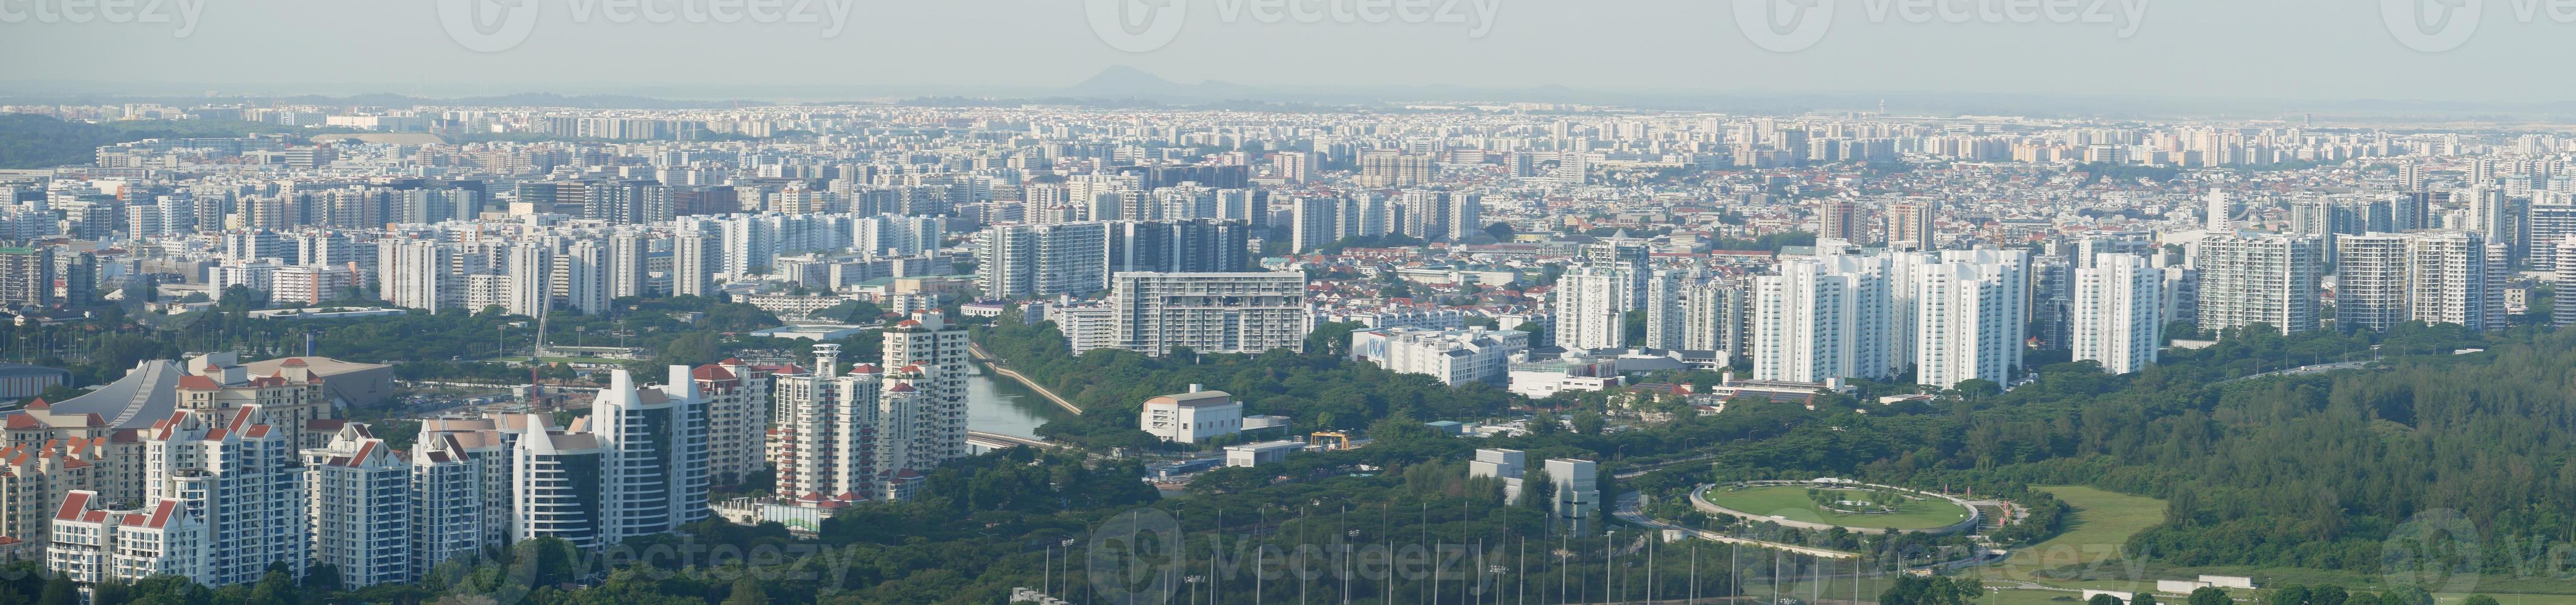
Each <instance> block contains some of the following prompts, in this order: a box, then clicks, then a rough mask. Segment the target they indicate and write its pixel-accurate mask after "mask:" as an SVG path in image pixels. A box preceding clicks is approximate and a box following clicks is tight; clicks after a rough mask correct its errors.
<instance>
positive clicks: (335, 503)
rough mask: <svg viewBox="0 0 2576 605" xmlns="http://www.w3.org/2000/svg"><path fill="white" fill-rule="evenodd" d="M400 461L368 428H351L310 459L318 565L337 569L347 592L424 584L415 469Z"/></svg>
mask: <svg viewBox="0 0 2576 605" xmlns="http://www.w3.org/2000/svg"><path fill="white" fill-rule="evenodd" d="M397 454H399V452H395V451H394V450H393V448H392V447H390V446H387V445H385V440H383V439H377V438H375V437H374V436H373V435H370V434H368V433H367V426H366V425H363V424H349V425H344V426H342V427H341V428H340V431H339V432H338V433H336V434H334V435H332V437H331V442H330V443H329V444H328V445H326V446H324V447H322V448H320V449H309V450H304V452H303V456H304V471H305V485H306V486H308V488H309V489H308V496H309V498H308V500H307V501H306V505H307V506H308V507H309V511H310V512H309V513H308V514H307V515H306V516H305V517H304V518H305V519H307V520H309V521H310V523H311V529H310V531H312V532H313V533H312V535H313V561H314V562H315V563H321V564H326V565H331V566H333V567H335V568H337V569H338V570H339V572H340V582H341V584H342V585H343V586H344V587H347V588H358V587H364V586H374V585H377V584H392V583H398V582H409V581H411V580H412V578H414V577H416V576H414V575H413V572H414V569H415V566H414V565H413V564H412V556H413V554H414V550H413V546H412V542H411V540H412V537H413V535H412V514H413V513H412V505H413V504H415V501H414V499H413V498H412V494H411V488H412V466H411V464H410V461H409V460H405V459H403V458H402V457H401V456H399V455H397Z"/></svg>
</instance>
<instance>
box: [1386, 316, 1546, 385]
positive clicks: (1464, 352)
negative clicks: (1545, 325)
mask: <svg viewBox="0 0 2576 605" xmlns="http://www.w3.org/2000/svg"><path fill="white" fill-rule="evenodd" d="M1529 340H1530V335H1529V333H1528V332H1522V331H1519V330H1492V329H1486V328H1470V329H1465V330H1425V329H1420V328H1381V329H1376V330H1361V331H1358V332H1352V333H1351V360H1353V361H1366V362H1370V363H1375V364H1377V365H1378V367H1382V368H1386V369H1388V370H1393V371H1397V372H1403V373H1407V374H1422V375H1427V376H1430V377H1432V378H1435V379H1438V380H1439V381H1440V383H1441V384H1445V385H1449V386H1458V385H1462V384H1467V383H1470V382H1485V383H1491V384H1495V385H1501V384H1504V383H1505V381H1507V380H1508V379H1509V377H1510V375H1511V366H1512V362H1516V361H1521V360H1522V358H1523V357H1524V356H1526V355H1528V353H1529V348H1530V342H1529Z"/></svg>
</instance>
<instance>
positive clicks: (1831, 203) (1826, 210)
mask: <svg viewBox="0 0 2576 605" xmlns="http://www.w3.org/2000/svg"><path fill="white" fill-rule="evenodd" d="M1861 224H1862V223H1861V220H1860V204H1856V203H1853V202H1852V201H1851V200H1839V199H1837V200H1825V201H1822V202H1817V203H1816V239H1838V240H1843V241H1850V242H1858V241H1865V240H1864V239H1863V238H1864V237H1865V236H1867V235H1868V234H1867V233H1863V232H1862V229H1861Z"/></svg>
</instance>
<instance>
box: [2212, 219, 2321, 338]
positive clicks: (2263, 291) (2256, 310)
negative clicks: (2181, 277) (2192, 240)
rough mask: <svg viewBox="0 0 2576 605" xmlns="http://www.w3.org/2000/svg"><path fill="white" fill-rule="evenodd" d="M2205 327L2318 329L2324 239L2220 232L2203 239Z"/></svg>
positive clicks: (2217, 329) (2218, 330) (2220, 329)
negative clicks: (2258, 326)
mask: <svg viewBox="0 0 2576 605" xmlns="http://www.w3.org/2000/svg"><path fill="white" fill-rule="evenodd" d="M2193 253H2194V257H2193V259H2192V265H2193V267H2194V268H2197V269H2199V271H2200V291H2199V295H2200V301H2199V302H2200V304H2199V310H2200V317H2199V324H2200V329H2201V331H2204V332H2211V333H2221V332H2225V331H2227V330H2232V329H2236V328H2242V327H2246V326H2251V325H2254V324H2264V325H2268V326H2271V327H2272V328H2273V329H2277V330H2280V331H2281V332H2282V333H2285V334H2286V333H2296V332H2305V331H2308V330H2314V329H2317V307H2318V304H2317V294H2318V292H2317V287H2318V282H2319V280H2320V279H2321V278H2322V277H2323V276H2324V273H2325V241H2324V240H2322V239H2319V238H2317V237H2315V236H2299V235H2221V236H2215V237H2210V238H2208V239H2204V240H2201V242H2200V243H2199V245H2198V246H2197V247H2196V248H2195V249H2194V251H2193Z"/></svg>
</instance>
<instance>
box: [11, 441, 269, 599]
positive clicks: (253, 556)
mask: <svg viewBox="0 0 2576 605" xmlns="http://www.w3.org/2000/svg"><path fill="white" fill-rule="evenodd" d="M143 443H144V483H143V488H144V494H143V497H144V500H146V501H162V500H177V501H181V502H184V503H185V505H184V506H185V507H186V508H187V509H188V510H189V512H190V513H191V516H193V517H196V518H199V519H205V520H207V522H208V523H207V525H206V527H208V528H209V529H210V530H212V531H214V532H218V533H216V534H210V535H206V536H204V537H203V539H202V541H201V543H202V544H205V545H207V547H209V548H217V549H220V550H218V551H216V552H215V553H213V555H212V556H208V557H207V558H205V559H204V560H201V561H199V562H198V564H197V565H196V566H195V569H194V570H193V571H192V572H191V573H188V574H185V575H187V576H188V577H190V578H193V579H195V580H197V582H198V583H202V584H206V585H210V586H224V585H229V584H246V583H250V582H257V581H259V578H260V576H261V575H263V574H266V573H268V566H269V565H270V564H272V563H283V564H285V565H286V566H287V568H288V569H291V570H295V571H296V573H297V574H298V575H301V574H302V570H303V569H304V565H305V563H306V562H307V561H310V560H312V551H311V544H310V543H309V542H308V541H307V539H306V536H305V532H306V531H308V530H309V528H307V527H306V526H305V517H306V512H307V511H306V506H308V502H307V501H306V498H305V483H304V481H305V477H304V469H303V468H302V466H301V465H300V464H298V462H299V460H298V459H297V457H296V449H297V448H296V447H295V439H294V430H293V428H291V427H289V426H287V425H283V424H280V423H277V422H275V421H274V420H273V419H272V417H271V416H270V414H268V413H267V411H266V410H265V409H263V408H262V406H260V405H257V404H251V405H243V406H240V407H235V408H230V409H204V408H184V407H183V409H180V410H178V411H176V412H173V413H172V414H171V415H170V417H169V419H167V420H163V421H159V422H155V423H153V424H152V428H150V429H148V430H146V431H144V434H143ZM54 530H55V532H56V535H55V538H54V539H55V542H56V543H61V542H63V541H64V540H63V538H64V536H63V535H62V534H61V533H60V532H61V531H62V530H63V526H62V525H61V524H56V525H55V528H54Z"/></svg>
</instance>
